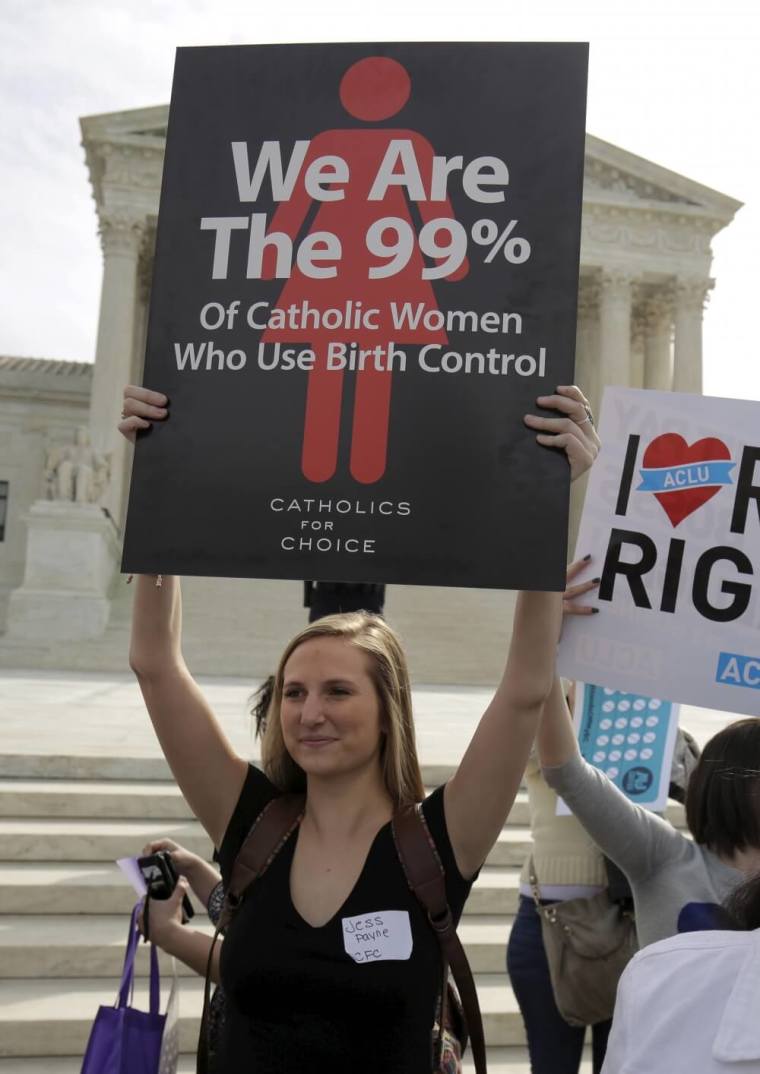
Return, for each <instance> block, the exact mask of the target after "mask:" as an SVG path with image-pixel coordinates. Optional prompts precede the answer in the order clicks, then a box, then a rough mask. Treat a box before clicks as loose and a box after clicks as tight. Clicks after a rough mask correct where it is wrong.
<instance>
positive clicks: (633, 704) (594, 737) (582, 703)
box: [576, 683, 678, 811]
mask: <svg viewBox="0 0 760 1074" xmlns="http://www.w3.org/2000/svg"><path fill="white" fill-rule="evenodd" d="M576 726H577V731H578V743H579V745H580V749H581V753H582V754H583V756H584V757H585V759H586V760H587V761H588V762H589V763H590V764H593V765H594V766H595V767H596V768H599V769H600V770H601V771H602V772H604V773H605V774H606V775H607V776H608V778H609V779H611V780H612V782H613V783H614V784H615V785H616V786H617V787H619V788H620V790H621V791H622V792H623V793H624V794H625V795H626V796H627V797H628V798H630V799H631V801H632V802H637V803H638V804H639V805H642V806H646V807H647V809H653V810H658V811H660V810H662V809H664V808H665V802H666V801H667V796H668V788H669V786H670V770H671V766H672V763H673V748H674V746H675V739H676V733H677V730H678V706H677V705H674V704H673V703H672V702H670V701H663V700H662V699H661V698H657V697H645V696H644V695H642V694H632V693H625V692H624V691H622V690H613V689H611V688H610V687H606V686H604V687H603V686H594V685H593V684H591V683H585V684H584V685H583V686H582V687H581V684H580V683H579V684H578V695H577V697H576Z"/></svg>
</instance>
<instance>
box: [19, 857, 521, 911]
mask: <svg viewBox="0 0 760 1074" xmlns="http://www.w3.org/2000/svg"><path fill="white" fill-rule="evenodd" d="M518 886H519V869H517V868H516V867H506V868H504V867H496V866H485V867H484V868H483V870H482V871H481V874H480V876H479V878H478V880H477V882H476V883H475V885H474V887H473V889H472V893H471V894H470V898H469V899H468V900H467V905H466V906H465V911H464V912H465V914H472V915H479V914H514V913H515V910H516V908H517V892H518ZM134 901H135V896H134V893H133V892H132V890H131V888H130V887H129V885H128V884H127V883H126V881H125V880H124V877H123V876H122V874H121V872H120V871H119V869H118V868H117V867H116V865H112V864H110V863H105V862H92V863H88V862H73V863H72V862H0V914H29V915H36V914H125V913H127V912H128V911H129V909H130V908H131V906H132V905H133V904H134Z"/></svg>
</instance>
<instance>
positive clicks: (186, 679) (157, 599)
mask: <svg viewBox="0 0 760 1074" xmlns="http://www.w3.org/2000/svg"><path fill="white" fill-rule="evenodd" d="M166 402H167V399H166V396H164V395H161V393H159V392H153V391H150V390H149V389H147V388H140V387H135V386H132V385H130V386H128V387H127V388H125V389H124V413H125V415H126V417H125V418H124V419H123V420H122V422H121V423H120V424H119V431H120V432H121V433H123V435H124V436H126V437H127V439H129V440H132V441H134V438H135V435H136V433H137V430H138V429H146V428H149V427H150V425H151V423H152V421H161V420H163V419H165V418H166V416H167V413H168V411H167V409H166ZM135 589H136V592H135V596H134V604H133V610H132V638H131V643H130V650H129V663H130V667H131V668H132V670H133V671H134V673H135V675H136V677H137V681H138V683H139V686H140V689H141V691H142V695H143V698H144V700H145V704H146V707H147V709H148V713H149V714H150V718H151V721H152V723H153V728H154V730H155V732H156V736H157V738H158V741H159V743H160V745H161V749H162V750H163V753H164V756H165V757H166V760H167V761H168V763H169V767H170V768H171V770H172V774H173V775H174V778H175V779H176V781H177V783H178V785H179V788H180V790H181V791H182V794H183V795H184V797H185V800H186V801H187V803H188V805H189V806H190V808H191V810H192V811H193V813H194V814H195V816H196V817H197V818H198V820H199V821H200V822H201V824H202V825H203V827H204V828H205V829H206V831H207V832H208V834H209V836H210V838H211V841H212V842H213V844H214V846H219V845H220V843H221V841H222V837H223V836H224V833H225V831H226V830H227V825H228V823H229V820H230V817H231V816H232V813H233V810H234V808H235V805H236V803H237V800H238V798H239V796H240V791H241V789H242V787H243V783H244V781H245V777H246V772H247V769H248V766H247V764H246V762H245V761H244V760H243V759H242V758H241V757H238V755H237V754H236V753H235V752H234V750H233V749H232V746H231V745H230V743H229V741H228V739H227V737H226V735H225V734H224V732H223V731H222V729H221V727H220V726H219V724H218V722H217V720H216V718H215V716H214V714H213V712H212V711H211V709H210V708H209V705H208V702H207V701H206V699H205V697H204V696H203V694H202V692H201V690H200V689H199V688H198V686H197V684H196V682H195V681H194V679H193V678H192V676H191V674H190V672H189V671H188V668H187V665H186V664H185V661H184V658H183V656H182V649H181V634H182V596H181V592H180V584H179V579H178V578H174V577H171V576H169V575H164V577H163V584H162V585H161V586H160V587H157V586H156V584H155V580H154V579H153V578H151V577H148V576H140V577H138V578H137V579H136V586H135Z"/></svg>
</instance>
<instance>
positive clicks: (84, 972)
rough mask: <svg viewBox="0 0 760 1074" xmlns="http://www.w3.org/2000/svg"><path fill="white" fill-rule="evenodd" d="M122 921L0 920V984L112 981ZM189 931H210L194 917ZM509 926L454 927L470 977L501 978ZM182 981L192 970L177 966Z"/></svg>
mask: <svg viewBox="0 0 760 1074" xmlns="http://www.w3.org/2000/svg"><path fill="white" fill-rule="evenodd" d="M125 920H126V916H125V915H121V914H111V915H95V914H86V915H74V914H70V915H66V914H59V915H50V916H45V917H30V916H28V915H16V914H8V915H5V916H0V979H5V978H42V977H45V978H56V977H58V978H81V977H84V978H97V977H117V976H118V975H119V974H120V972H121V964H122V959H123V957H124V943H125V940H126V926H125ZM193 927H194V928H197V929H200V930H202V931H204V932H207V933H208V934H209V935H211V933H212V932H213V930H212V928H211V925H210V923H209V921H208V918H207V917H205V915H203V916H201V915H200V914H199V915H197V916H196V918H194V919H193ZM510 927H511V921H510V920H509V919H508V918H507V917H506V916H504V915H495V914H491V915H480V916H472V915H468V916H467V917H466V918H463V920H462V923H461V924H460V926H459V936H460V939H461V940H462V943H463V944H464V946H465V948H466V950H467V956H468V958H469V960H470V965H471V966H472V970H473V973H502V972H503V971H504V959H505V948H506V943H507V940H508V938H509V930H510ZM177 968H178V972H179V974H180V975H181V976H183V977H192V976H194V974H193V971H192V970H190V969H189V968H188V967H186V966H183V965H182V964H181V963H178V967H177ZM137 971H138V974H139V975H140V976H145V975H146V974H147V972H148V947H147V946H146V945H143V944H141V945H140V948H139V952H138V961H137Z"/></svg>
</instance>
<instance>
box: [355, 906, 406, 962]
mask: <svg viewBox="0 0 760 1074" xmlns="http://www.w3.org/2000/svg"><path fill="white" fill-rule="evenodd" d="M343 946H344V948H345V950H346V954H347V955H350V956H351V958H352V959H353V960H354V962H359V963H365V962H383V961H388V960H390V959H393V960H396V961H399V960H404V959H407V958H409V956H410V955H411V953H412V928H411V925H410V924H409V913H408V912H407V911H406V910H382V911H378V913H376V914H364V915H362V917H344V918H343Z"/></svg>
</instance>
